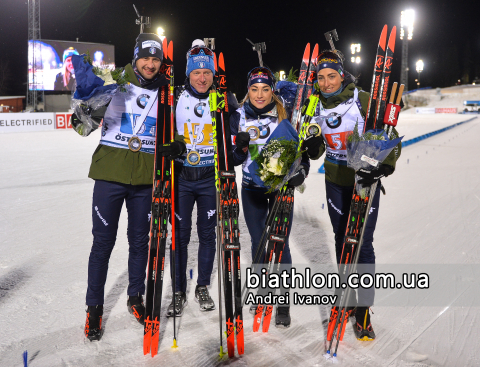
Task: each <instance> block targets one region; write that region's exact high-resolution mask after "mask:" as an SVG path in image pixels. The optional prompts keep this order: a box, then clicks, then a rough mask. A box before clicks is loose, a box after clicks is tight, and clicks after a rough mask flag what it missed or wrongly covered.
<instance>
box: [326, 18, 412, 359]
mask: <svg viewBox="0 0 480 367" xmlns="http://www.w3.org/2000/svg"><path fill="white" fill-rule="evenodd" d="M395 38H396V27H395V26H394V27H393V28H392V30H391V32H390V36H389V39H388V43H387V25H385V26H384V27H383V30H382V33H381V35H380V40H379V43H378V47H377V56H376V59H375V67H374V72H373V78H372V86H371V91H370V99H369V102H368V106H367V114H366V117H365V125H364V132H366V131H368V130H372V129H383V125H384V124H387V125H389V126H390V127H394V126H396V123H397V118H398V112H399V111H400V106H399V103H400V99H401V93H402V91H403V85H402V86H401V87H400V92H399V96H398V98H397V101H396V104H393V102H394V97H395V92H396V85H397V84H396V83H395V84H394V87H393V88H392V93H391V94H392V96H391V99H390V103H389V104H388V106H387V93H388V87H389V82H390V75H391V71H392V61H393V53H394V50H395ZM386 109H387V111H389V112H388V116H387V115H386V114H385V110H386ZM376 188H377V183H374V184H373V185H372V186H371V187H370V188H369V189H367V193H366V195H365V196H364V197H363V198H362V197H361V196H360V195H359V193H357V191H356V188H355V189H354V192H353V196H352V201H351V204H350V211H349V218H348V222H347V229H346V233H345V239H344V244H343V249H342V253H341V259H340V263H339V265H338V266H339V275H340V278H341V281H342V283H346V279H347V277H348V276H349V275H350V274H352V273H354V272H356V268H357V263H358V258H359V255H360V250H361V247H362V244H363V233H364V229H365V227H366V223H367V221H368V217H369V213H370V207H371V205H372V202H373V197H374V195H375V191H376ZM351 292H352V289H351V288H350V287H348V286H347V287H346V289H342V288H339V289H337V291H336V295H337V296H338V297H337V299H338V300H339V303H338V304H336V305H334V306H333V307H332V309H331V313H330V320H329V324H328V330H327V341H328V342H329V344H328V348H327V353H326V354H325V357H326V358H336V356H337V350H338V345H339V342H340V341H341V340H342V339H343V335H344V332H345V327H346V325H347V323H348V316H349V310H348V309H347V306H348V300H349V298H350V293H351ZM335 338H336V339H337V342H336V345H335V349H334V351H333V354H332V345H333V341H334V339H335Z"/></svg>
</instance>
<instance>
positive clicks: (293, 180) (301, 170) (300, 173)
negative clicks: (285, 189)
mask: <svg viewBox="0 0 480 367" xmlns="http://www.w3.org/2000/svg"><path fill="white" fill-rule="evenodd" d="M306 177H307V172H306V171H305V167H304V166H303V165H302V164H301V165H300V166H299V167H298V168H297V171H296V172H295V174H294V175H293V176H292V177H290V180H288V182H287V184H288V185H289V186H293V187H297V186H300V185H301V184H302V183H303V182H304V181H305V178H306Z"/></svg>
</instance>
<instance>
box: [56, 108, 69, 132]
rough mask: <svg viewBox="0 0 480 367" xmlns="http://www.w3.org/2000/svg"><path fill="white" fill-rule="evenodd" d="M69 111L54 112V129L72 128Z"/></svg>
mask: <svg viewBox="0 0 480 367" xmlns="http://www.w3.org/2000/svg"><path fill="white" fill-rule="evenodd" d="M71 116H72V114H71V113H67V112H65V113H58V112H57V113H55V129H72V124H71V123H70V117H71Z"/></svg>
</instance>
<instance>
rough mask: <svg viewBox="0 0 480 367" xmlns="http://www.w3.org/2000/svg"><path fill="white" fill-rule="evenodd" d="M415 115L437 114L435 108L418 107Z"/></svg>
mask: <svg viewBox="0 0 480 367" xmlns="http://www.w3.org/2000/svg"><path fill="white" fill-rule="evenodd" d="M415 113H419V114H433V113H435V108H433V107H417V108H415Z"/></svg>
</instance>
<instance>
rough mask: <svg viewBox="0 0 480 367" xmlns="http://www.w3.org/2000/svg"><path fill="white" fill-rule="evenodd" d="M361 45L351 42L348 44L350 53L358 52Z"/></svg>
mask: <svg viewBox="0 0 480 367" xmlns="http://www.w3.org/2000/svg"><path fill="white" fill-rule="evenodd" d="M361 47H362V45H361V44H360V43H352V44H351V45H350V50H351V51H352V55H355V53H356V52H360V50H361Z"/></svg>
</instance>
